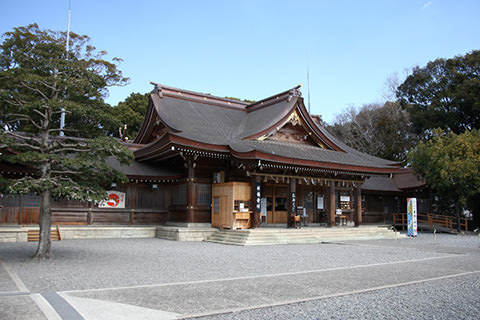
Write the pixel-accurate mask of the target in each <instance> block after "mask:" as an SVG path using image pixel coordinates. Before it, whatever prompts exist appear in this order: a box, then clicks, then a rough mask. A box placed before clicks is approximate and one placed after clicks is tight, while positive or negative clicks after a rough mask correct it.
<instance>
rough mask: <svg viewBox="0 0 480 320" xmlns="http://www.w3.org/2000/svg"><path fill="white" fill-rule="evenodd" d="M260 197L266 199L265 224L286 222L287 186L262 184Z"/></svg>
mask: <svg viewBox="0 0 480 320" xmlns="http://www.w3.org/2000/svg"><path fill="white" fill-rule="evenodd" d="M262 197H265V198H266V199H267V219H266V220H267V221H266V223H267V224H276V223H282V224H286V223H287V210H288V209H287V208H288V187H287V186H286V185H272V184H268V185H263V191H262Z"/></svg>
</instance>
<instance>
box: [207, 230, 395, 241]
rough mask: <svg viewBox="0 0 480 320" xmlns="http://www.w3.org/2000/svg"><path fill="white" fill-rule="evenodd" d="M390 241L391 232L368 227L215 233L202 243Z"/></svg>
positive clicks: (221, 231)
mask: <svg viewBox="0 0 480 320" xmlns="http://www.w3.org/2000/svg"><path fill="white" fill-rule="evenodd" d="M394 238H395V233H394V232H393V231H391V230H389V229H387V228H385V227H383V228H379V227H377V226H371V227H359V228H351V227H337V228H303V229H283V228H279V229H274V228H268V229H261V228H260V229H248V230H218V231H217V232H215V233H214V234H213V235H211V236H210V237H208V238H207V239H206V240H205V241H209V242H216V243H224V244H234V245H273V244H293V243H296V244H300V243H320V242H332V241H346V240H368V239H394Z"/></svg>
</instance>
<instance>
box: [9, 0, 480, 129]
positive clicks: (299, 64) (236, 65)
mask: <svg viewBox="0 0 480 320" xmlns="http://www.w3.org/2000/svg"><path fill="white" fill-rule="evenodd" d="M71 7H72V15H71V30H72V31H74V32H76V33H80V34H86V35H89V36H90V37H91V38H92V44H93V45H94V46H96V47H97V48H98V49H101V50H106V51H107V52H108V53H109V55H108V57H110V58H112V57H120V58H122V59H123V60H124V61H123V62H122V64H121V65H120V69H121V70H122V71H123V72H124V74H125V75H126V76H128V77H129V78H130V79H131V81H130V84H129V85H128V86H126V87H122V88H111V89H110V96H109V98H108V99H107V102H109V103H110V104H113V105H114V104H116V103H118V102H119V101H122V100H124V99H125V98H126V97H127V96H128V95H129V94H130V93H131V92H141V93H145V92H148V91H150V90H151V89H152V87H151V85H150V84H149V81H154V82H158V83H162V84H165V85H169V86H173V87H179V88H183V89H188V90H193V91H199V92H204V93H211V94H213V95H217V96H234V97H239V98H243V99H253V100H258V99H262V98H265V97H268V96H271V95H273V94H275V93H278V92H281V91H284V90H287V89H289V88H291V87H294V86H296V85H298V84H300V83H302V84H303V85H304V86H303V88H302V89H301V90H302V92H303V96H304V97H305V98H306V97H307V64H308V65H309V69H310V95H311V113H313V114H321V115H322V116H323V118H324V119H325V120H326V121H328V122H331V121H332V120H333V119H334V116H335V115H336V114H338V113H340V112H341V111H342V110H343V109H344V108H346V107H348V106H350V105H355V106H361V105H363V104H366V103H371V102H381V101H383V99H382V91H383V88H384V83H385V80H386V78H387V77H389V76H390V75H392V74H393V73H398V74H399V75H400V76H401V77H402V76H403V75H404V72H405V69H408V68H412V67H414V66H417V65H420V66H424V65H425V64H426V63H427V62H428V61H431V60H434V59H436V58H439V57H442V58H449V57H453V56H455V55H463V54H465V53H467V52H470V51H472V50H475V49H480V37H479V35H480V19H479V15H480V1H478V0H471V1H467V0H455V1H453V0H431V1H429V0H403V1H402V0H397V1H393V0H383V1H380V0H378V1H368V0H363V1H354V0H351V1H342V0H337V1H333V0H332V1H302V0H296V1H282V0H275V1H270V0H257V1H253V0H250V1H249V0H245V1H241V0H239V1H227V0H225V1H209V0H202V1H200V0H199V1H182V0H179V1H175V0H174V1H172V0H170V1H163V0H156V1H147V0H136V1H119V0H117V1H107V0H105V1H101V0H94V1H91V0H72V4H71ZM67 18H68V0H49V1H47V0H44V1H41V0H0V33H2V34H3V33H4V32H6V31H11V30H12V28H13V27H16V26H24V25H27V24H30V23H34V22H36V23H38V24H39V25H40V27H41V28H47V29H52V30H66V28H67Z"/></svg>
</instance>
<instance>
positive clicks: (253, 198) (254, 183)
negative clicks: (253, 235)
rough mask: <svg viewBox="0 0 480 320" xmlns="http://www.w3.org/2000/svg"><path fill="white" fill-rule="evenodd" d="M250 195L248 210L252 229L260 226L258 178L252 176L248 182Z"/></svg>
mask: <svg viewBox="0 0 480 320" xmlns="http://www.w3.org/2000/svg"><path fill="white" fill-rule="evenodd" d="M250 186H251V195H250V210H251V211H252V228H257V227H259V226H260V223H261V217H260V201H257V200H260V195H259V194H258V193H260V188H259V187H260V177H258V176H252V178H251V180H250Z"/></svg>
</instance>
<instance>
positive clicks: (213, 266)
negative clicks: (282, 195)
mask: <svg viewBox="0 0 480 320" xmlns="http://www.w3.org/2000/svg"><path fill="white" fill-rule="evenodd" d="M35 249H36V244H35V243H0V260H1V261H2V262H3V264H4V265H5V266H7V267H8V268H9V269H10V270H12V271H14V272H15V274H16V275H18V277H19V278H20V279H21V280H22V281H23V282H24V283H25V286H26V287H27V288H28V290H30V292H31V293H45V292H59V291H70V290H82V289H83V290H87V291H86V292H85V293H83V294H84V295H85V296H87V297H88V296H89V295H93V293H94V292H96V291H88V290H91V289H97V288H98V289H101V288H118V287H129V286H149V287H150V288H151V289H148V290H147V289H145V290H142V289H141V288H140V289H138V294H136V295H138V296H139V298H140V296H141V295H142V294H143V295H144V296H143V298H144V299H148V298H150V299H151V294H152V293H154V292H155V290H158V289H156V288H157V287H155V286H156V285H162V284H169V283H181V282H187V281H203V280H205V281H207V280H218V279H230V278H235V277H249V276H257V277H259V285H260V284H261V283H265V284H267V283H268V284H269V285H272V286H276V285H275V281H272V280H271V279H272V278H271V277H270V278H269V277H265V279H263V277H261V276H262V275H266V276H267V275H275V274H280V273H295V272H304V271H322V272H323V271H324V270H325V269H335V268H340V269H341V268H346V269H345V271H339V272H338V274H340V275H341V272H345V273H344V274H345V275H346V276H347V277H344V278H342V279H343V280H344V283H345V284H344V285H345V286H346V285H347V284H350V289H349V290H353V291H354V290H355V286H354V285H355V283H358V284H361V285H362V286H363V287H362V288H360V289H362V290H363V288H364V287H365V286H366V287H368V288H371V287H375V286H378V285H382V284H383V283H384V282H388V281H390V283H392V284H394V283H404V282H405V281H406V280H405V279H408V277H406V275H405V273H403V275H402V274H401V273H402V271H401V270H402V268H404V267H405V266H406V267H408V266H409V263H399V264H392V266H391V267H390V265H388V268H390V269H391V270H392V272H396V273H397V274H398V275H400V276H401V277H399V278H398V280H397V279H396V278H395V274H392V275H390V274H389V273H388V272H386V271H387V270H388V269H386V268H387V267H385V265H384V264H388V263H394V262H405V261H417V262H416V263H417V265H418V266H419V267H421V268H420V269H421V270H416V277H417V278H415V279H430V278H432V277H435V275H442V276H443V275H449V274H454V273H461V272H465V273H466V274H465V275H461V276H457V277H454V278H448V277H447V278H445V279H439V280H435V281H428V282H423V283H416V284H411V285H407V286H399V287H392V288H382V289H378V290H375V291H371V292H364V293H354V294H349V295H345V296H340V297H332V298H324V299H318V300H313V301H309V302H302V303H293V304H288V305H283V306H275V307H264V308H260V309H254V310H248V311H240V312H235V313H227V314H223V315H215V316H209V317H203V318H201V319H274V318H275V319H379V318H380V319H413V318H428V319H478V318H480V274H479V273H476V272H478V271H480V249H479V241H478V237H477V236H476V235H458V236H456V235H450V234H438V235H437V244H436V245H434V242H433V235H432V234H419V236H418V237H416V238H403V239H399V240H398V241H394V240H370V241H352V242H346V243H330V244H309V245H278V246H245V247H241V246H226V245H219V244H214V243H204V242H174V241H167V240H160V239H99V240H66V241H60V242H54V243H53V253H54V256H55V257H54V259H51V260H50V261H40V262H39V261H32V260H31V259H30V257H31V256H32V255H33V253H34V252H35ZM457 257H458V258H457ZM375 264H378V265H379V267H378V268H377V267H371V266H369V267H368V268H361V269H360V270H363V271H362V272H364V273H363V276H362V277H365V278H361V279H356V278H355V274H357V278H358V277H359V276H360V275H361V274H362V273H361V272H359V273H357V272H356V271H355V270H357V269H348V268H349V267H353V266H364V265H375ZM382 266H383V267H382ZM435 269H437V271H435ZM370 270H371V271H370ZM376 270H377V271H381V272H380V273H378V274H381V277H383V278H381V279H380V280H382V281H377V282H378V284H375V283H376V281H375V279H378V277H377V276H376V274H375V272H377V271H376ZM369 271H370V272H371V274H370V273H368V272H369ZM440 271H441V272H440ZM335 272H337V271H335ZM365 272H367V273H365ZM382 272H383V273H382ZM471 272H473V273H471ZM327 273H328V272H326V273H324V274H327ZM322 274H323V273H322ZM332 274H333V272H332ZM335 274H337V273H335ZM402 277H403V278H402ZM367 278H369V279H370V280H367ZM269 279H270V280H269ZM295 279H296V278H292V279H289V281H295ZM298 279H303V280H302V283H305V287H304V288H302V290H303V289H305V290H306V291H308V290H310V289H315V288H314V287H311V288H309V284H310V283H309V282H308V276H303V275H300V276H298ZM348 279H351V280H348ZM317 280H318V281H320V282H317V283H321V281H325V283H324V285H325V287H324V289H323V290H324V291H326V292H327V291H328V286H332V289H333V288H335V286H338V285H339V284H340V283H341V281H336V280H335V279H330V280H328V279H327V280H325V278H323V279H322V278H318V279H317ZM262 281H263V282H262ZM347 281H351V282H347ZM368 281H371V282H372V284H371V285H370V283H369V282H368ZM2 283H3V284H5V285H6V286H8V288H7V287H5V288H0V314H2V312H1V311H2V310H1V309H2V303H3V307H4V309H5V306H9V305H12V304H11V303H10V301H13V302H15V301H21V300H22V299H20V298H18V299H17V298H15V297H12V296H11V297H7V296H5V297H2V296H1V293H2V292H7V291H15V290H13V289H15V288H14V287H12V283H11V281H10V280H9V278H8V275H7V274H6V273H5V271H4V270H2V268H0V285H1V284H2ZM292 283H293V284H295V282H292ZM205 285H208V283H207V284H205ZM214 286H218V290H219V291H220V290H224V291H225V292H226V294H227V296H228V288H223V287H222V283H221V282H217V283H214V284H212V287H210V289H212V288H213V289H215V287H214ZM287 287H288V286H287ZM292 287H293V285H292ZM317 288H320V289H321V288H322V287H321V286H320V287H317ZM193 289H194V288H193ZM263 289H265V288H263ZM337 289H338V290H337ZM172 290H173V289H172ZM335 290H337V291H338V292H343V291H342V290H343V289H342V288H336V289H335ZM142 291H143V293H142ZM163 291H165V290H163ZM260 291H261V290H259V292H260ZM264 291H265V290H264ZM267 291H268V290H267ZM158 292H160V291H158ZM213 292H214V291H213ZM222 292H223V291H222ZM251 292H253V291H251ZM130 293H131V292H130ZM96 294H98V295H100V296H101V295H103V296H104V297H107V296H108V294H111V295H112V296H113V295H114V294H115V295H118V296H119V298H118V299H119V300H116V301H120V300H121V299H120V298H122V295H123V299H125V297H127V290H125V292H122V291H115V292H114V291H112V292H106V291H99V292H97V293H96ZM172 294H176V293H175V292H173V293H172ZM267 294H268V292H267ZM285 294H286V295H287V296H288V290H287V291H286V292H285ZM136 295H133V296H132V298H131V299H135V298H136ZM149 295H150V296H149ZM92 297H93V296H92ZM180 297H181V295H180ZM115 299H117V298H115ZM115 299H113V298H112V300H110V301H114V300H115ZM129 299H130V298H129ZM107 300H108V299H107ZM19 303H20V302H19ZM123 303H128V299H127V301H124V302H123ZM132 303H133V302H132ZM196 303H200V302H198V301H197V302H196ZM269 303H270V302H269ZM271 304H275V303H271ZM20 305H21V304H20ZM139 305H140V304H139ZM12 306H13V305H12ZM165 310H166V309H165Z"/></svg>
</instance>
